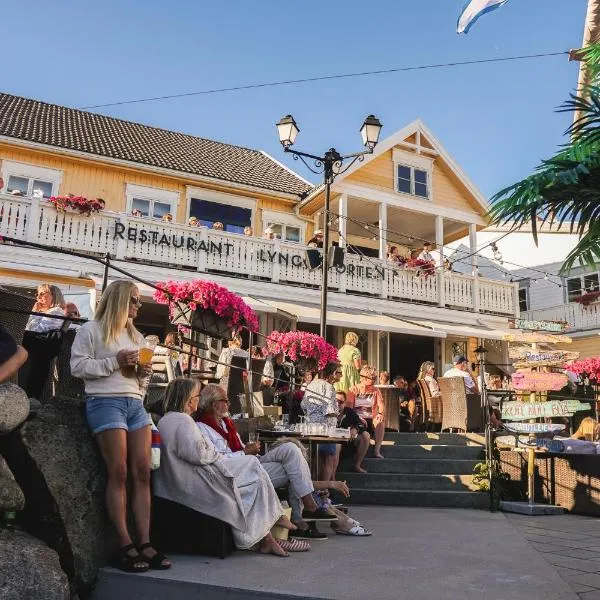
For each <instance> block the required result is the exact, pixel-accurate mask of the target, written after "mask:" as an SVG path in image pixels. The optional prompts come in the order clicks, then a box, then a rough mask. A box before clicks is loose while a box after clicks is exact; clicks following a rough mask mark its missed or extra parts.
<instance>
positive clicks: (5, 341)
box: [0, 325, 27, 383]
mask: <svg viewBox="0 0 600 600" xmlns="http://www.w3.org/2000/svg"><path fill="white" fill-rule="evenodd" d="M26 360H27V350H25V348H23V346H17V344H16V342H15V340H13V338H12V336H11V335H10V333H8V331H6V329H4V327H2V325H0V383H3V382H4V381H6V380H7V379H9V378H10V377H12V376H13V375H14V374H15V373H16V372H17V371H18V370H19V369H20V368H21V367H22V366H23V364H25V361H26Z"/></svg>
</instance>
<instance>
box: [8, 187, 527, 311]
mask: <svg viewBox="0 0 600 600" xmlns="http://www.w3.org/2000/svg"><path fill="white" fill-rule="evenodd" d="M0 235H3V236H7V237H12V238H16V239H20V240H25V241H29V242H36V243H40V244H45V245H49V246H53V247H56V248H63V249H66V250H76V251H79V252H86V253H90V254H94V255H99V256H102V255H105V254H107V253H109V254H110V255H111V256H112V257H113V258H115V259H117V260H127V261H137V262H143V263H146V264H153V265H157V266H163V267H165V266H167V267H172V268H174V269H179V270H185V271H197V272H199V273H218V274H219V275H221V276H223V275H225V276H230V277H239V278H251V279H255V280H262V281H269V282H272V283H280V284H284V285H293V286H304V287H312V288H318V287H319V285H320V280H321V273H320V270H319V269H316V270H313V271H310V270H309V269H308V265H307V263H306V260H305V252H304V250H305V248H304V247H303V246H300V245H298V244H293V243H287V242H281V241H279V240H275V241H269V240H264V239H261V238H256V237H244V236H242V235H236V234H230V233H224V232H222V231H214V230H211V229H207V228H205V227H188V226H187V225H179V224H176V223H163V222H161V221H157V220H154V219H148V218H144V217H132V216H130V215H125V214H123V213H112V212H109V211H103V212H102V213H99V214H95V215H93V216H90V217H85V216H81V215H79V214H74V213H59V212H57V211H56V210H55V209H54V207H53V206H52V205H49V204H48V203H46V202H44V201H42V202H39V201H38V200H36V199H33V200H32V199H29V198H23V197H16V196H12V195H7V194H0ZM176 277H177V275H176V273H173V278H176ZM329 287H330V288H331V289H332V290H336V291H338V292H340V293H346V294H359V295H365V296H373V297H378V298H383V299H388V300H390V301H394V302H411V303H417V304H427V305H430V306H440V307H446V308H451V309H457V310H465V311H471V312H482V313H488V314H495V315H503V316H515V315H516V314H518V299H517V287H516V285H515V284H510V283H505V282H500V281H495V280H490V279H484V278H481V277H470V276H466V275H460V274H457V273H437V274H436V275H435V276H431V277H425V276H423V275H421V276H419V274H417V273H415V272H414V271H408V270H395V269H394V270H392V269H390V268H389V264H388V263H386V262H385V261H380V260H377V259H371V258H369V259H367V258H364V259H363V258H361V257H360V256H358V255H356V254H347V255H346V258H345V267H344V268H340V269H332V272H331V275H330V279H329Z"/></svg>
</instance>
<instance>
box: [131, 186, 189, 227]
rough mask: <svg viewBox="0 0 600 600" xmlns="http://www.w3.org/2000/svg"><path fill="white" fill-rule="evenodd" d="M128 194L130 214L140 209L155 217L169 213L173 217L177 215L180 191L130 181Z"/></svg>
mask: <svg viewBox="0 0 600 600" xmlns="http://www.w3.org/2000/svg"><path fill="white" fill-rule="evenodd" d="M126 196H127V213H128V214H131V213H132V212H134V211H136V210H139V211H140V212H141V213H142V216H144V217H152V218H154V219H162V217H163V215H166V214H167V213H170V214H171V215H173V218H175V216H176V215H177V206H178V205H179V192H174V191H171V190H162V189H159V188H152V187H145V186H142V185H135V184H132V183H128V184H127V189H126Z"/></svg>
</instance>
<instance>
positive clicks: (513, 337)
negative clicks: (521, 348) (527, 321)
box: [504, 331, 573, 344]
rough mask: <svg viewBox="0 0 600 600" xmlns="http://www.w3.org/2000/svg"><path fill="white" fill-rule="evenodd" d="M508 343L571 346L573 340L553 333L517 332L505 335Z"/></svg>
mask: <svg viewBox="0 0 600 600" xmlns="http://www.w3.org/2000/svg"><path fill="white" fill-rule="evenodd" d="M504 341H506V342H522V343H524V344H570V343H571V342H572V341H573V340H572V339H571V338H570V337H568V336H566V335H553V334H551V333H536V332H534V331H532V332H531V333H530V332H522V331H521V332H517V331H515V333H507V334H505V335H504Z"/></svg>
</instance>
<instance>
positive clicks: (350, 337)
mask: <svg viewBox="0 0 600 600" xmlns="http://www.w3.org/2000/svg"><path fill="white" fill-rule="evenodd" d="M357 344H358V335H356V333H354V331H349V332H348V333H347V334H346V337H345V338H344V345H343V346H342V347H341V348H340V349H339V350H338V360H339V361H340V365H341V366H342V377H341V379H340V380H339V381H338V382H337V383H336V384H335V389H336V390H342V391H344V392H347V391H348V390H349V389H350V388H351V387H352V386H353V385H357V384H358V383H360V376H359V371H360V365H361V355H360V350H359V349H358V348H357V347H356V346H357Z"/></svg>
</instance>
